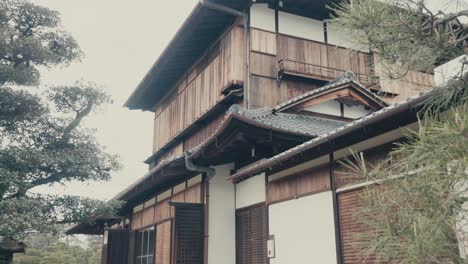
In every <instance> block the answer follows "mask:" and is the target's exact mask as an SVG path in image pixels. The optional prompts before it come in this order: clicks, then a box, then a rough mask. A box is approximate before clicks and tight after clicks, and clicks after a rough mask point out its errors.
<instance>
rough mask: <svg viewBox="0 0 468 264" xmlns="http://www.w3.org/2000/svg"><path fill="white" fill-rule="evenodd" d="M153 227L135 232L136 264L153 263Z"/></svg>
mask: <svg viewBox="0 0 468 264" xmlns="http://www.w3.org/2000/svg"><path fill="white" fill-rule="evenodd" d="M154 241H155V238H154V227H151V228H148V229H145V230H143V231H139V232H138V233H137V234H136V238H135V246H136V251H135V255H136V262H135V263H136V264H153V263H154Z"/></svg>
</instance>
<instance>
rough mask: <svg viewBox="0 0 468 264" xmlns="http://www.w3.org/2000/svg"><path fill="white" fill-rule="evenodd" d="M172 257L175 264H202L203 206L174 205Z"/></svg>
mask: <svg viewBox="0 0 468 264" xmlns="http://www.w3.org/2000/svg"><path fill="white" fill-rule="evenodd" d="M174 207H175V218H174V238H175V241H174V242H175V243H174V245H175V246H174V251H175V252H174V256H175V261H174V262H175V263H176V264H203V254H204V243H203V242H204V235H205V234H204V226H205V221H204V216H205V213H204V205H203V204H175V205H174Z"/></svg>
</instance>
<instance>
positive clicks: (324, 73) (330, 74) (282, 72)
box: [278, 59, 379, 87]
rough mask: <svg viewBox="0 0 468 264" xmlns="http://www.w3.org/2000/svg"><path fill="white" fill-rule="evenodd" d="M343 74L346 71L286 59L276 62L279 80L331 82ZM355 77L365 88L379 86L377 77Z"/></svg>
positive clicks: (360, 74) (365, 75) (359, 75)
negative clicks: (291, 77) (295, 79)
mask: <svg viewBox="0 0 468 264" xmlns="http://www.w3.org/2000/svg"><path fill="white" fill-rule="evenodd" d="M345 72H346V70H341V69H335V68H329V67H325V66H321V65H315V64H310V63H303V62H298V61H292V60H286V59H282V60H280V61H279V62H278V76H279V78H280V79H282V78H285V77H287V76H295V77H300V78H306V79H314V80H320V81H333V80H335V79H336V78H338V77H340V76H341V75H343V74H344V73H345ZM355 75H356V77H357V78H358V80H359V82H360V83H361V84H363V85H364V86H366V87H372V86H375V85H378V84H379V78H378V77H377V76H371V75H368V74H362V73H355Z"/></svg>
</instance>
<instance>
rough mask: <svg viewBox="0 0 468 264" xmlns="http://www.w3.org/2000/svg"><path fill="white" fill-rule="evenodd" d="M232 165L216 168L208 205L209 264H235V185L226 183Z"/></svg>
mask: <svg viewBox="0 0 468 264" xmlns="http://www.w3.org/2000/svg"><path fill="white" fill-rule="evenodd" d="M232 168H233V165H232V164H225V165H221V166H217V167H215V169H216V175H215V176H214V177H213V178H212V179H211V180H210V185H209V204H208V206H209V207H208V263H209V264H218V263H226V264H235V262H236V233H235V230H236V222H235V220H236V219H235V218H236V217H235V196H234V184H232V183H231V182H230V181H226V178H228V177H229V176H230V169H232Z"/></svg>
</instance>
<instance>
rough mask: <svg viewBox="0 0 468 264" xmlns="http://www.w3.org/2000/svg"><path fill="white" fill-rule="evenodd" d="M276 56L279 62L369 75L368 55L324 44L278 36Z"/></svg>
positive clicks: (333, 76)
mask: <svg viewBox="0 0 468 264" xmlns="http://www.w3.org/2000/svg"><path fill="white" fill-rule="evenodd" d="M278 54H279V58H278V59H279V60H282V59H284V60H289V61H296V62H299V63H304V64H310V65H316V66H320V67H324V68H331V69H336V70H340V71H348V70H351V71H353V72H354V73H356V74H363V75H366V74H369V73H370V67H371V65H370V61H369V54H367V53H364V52H357V51H352V50H349V49H345V48H342V47H336V46H332V45H327V44H325V43H320V42H314V41H310V40H305V39H300V38H294V37H291V36H285V35H280V36H279V52H278ZM297 67H301V66H300V65H298V66H297ZM324 74H325V77H331V78H335V77H336V76H335V75H336V74H335V75H330V76H326V74H327V73H326V72H324Z"/></svg>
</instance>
